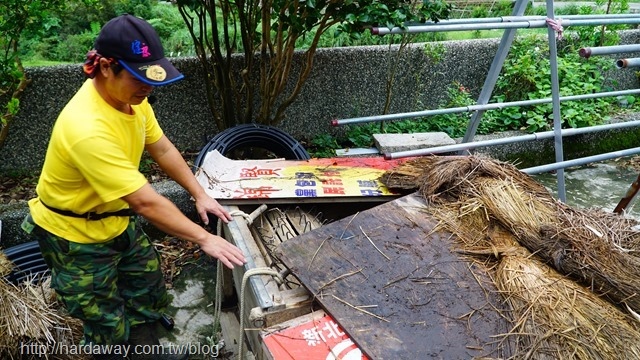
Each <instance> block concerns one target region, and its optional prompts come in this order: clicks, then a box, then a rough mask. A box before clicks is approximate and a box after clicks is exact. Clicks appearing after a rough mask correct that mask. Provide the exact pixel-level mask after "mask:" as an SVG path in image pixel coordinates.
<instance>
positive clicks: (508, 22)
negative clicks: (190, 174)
mask: <svg viewBox="0 0 640 360" xmlns="http://www.w3.org/2000/svg"><path fill="white" fill-rule="evenodd" d="M527 4H528V0H516V3H515V6H514V9H513V12H512V16H510V17H499V18H485V19H464V20H443V21H440V22H438V23H434V22H430V23H425V24H421V25H408V26H406V27H403V28H400V27H394V28H386V27H376V28H373V29H372V33H374V34H377V35H387V34H404V33H422V32H436V31H466V30H489V29H504V30H505V32H504V34H503V36H502V39H501V41H500V45H499V47H498V50H497V52H496V55H495V57H494V59H493V62H492V63H491V68H490V69H489V73H488V75H487V77H486V79H485V82H484V85H483V87H482V90H481V92H480V96H479V97H478V101H477V102H476V105H471V106H466V107H459V108H449V109H437V110H426V111H419V112H412V113H403V114H386V115H380V116H373V117H361V118H352V119H342V120H332V121H331V124H332V125H334V126H337V125H344V124H349V123H359V122H371V121H384V120H397V119H402V118H410V117H418V116H428V115H436V114H446V113H454V112H464V111H472V112H473V115H472V117H471V120H470V121H469V124H468V126H467V131H466V133H465V135H464V138H463V140H462V146H466V148H464V151H467V150H468V149H471V148H474V147H477V146H479V145H478V142H476V143H472V140H473V137H474V136H475V134H476V131H477V128H478V125H479V123H480V120H481V119H482V115H483V113H484V111H485V110H490V109H496V108H501V107H507V106H523V105H532V104H540V103H549V102H551V103H552V104H553V129H554V130H553V131H552V132H550V133H545V134H544V136H546V137H551V135H552V136H553V138H554V148H555V154H556V159H555V164H550V165H547V166H546V167H538V168H534V170H535V171H538V170H539V169H547V168H549V169H553V170H557V173H556V174H557V181H558V197H559V199H560V200H561V201H563V202H564V201H566V191H565V183H564V170H563V169H564V168H565V167H568V166H573V165H572V164H577V163H581V164H586V163H588V162H593V161H600V160H595V159H600V158H607V155H608V154H604V155H603V156H602V157H598V156H595V157H587V158H583V160H573V161H571V162H567V161H563V160H564V154H563V148H562V137H563V135H567V134H568V133H569V131H568V130H562V126H561V125H562V120H561V117H560V102H562V101H571V100H580V99H587V98H595V97H605V96H621V95H630V94H637V93H639V92H640V89H639V90H623V91H618V92H606V93H598V94H585V95H575V96H565V97H560V90H559V80H558V61H557V43H556V41H557V39H556V36H557V33H561V32H562V27H563V26H596V25H614V24H640V16H639V15H637V14H613V15H612V14H604V15H575V16H565V17H563V18H561V19H560V18H559V19H555V14H554V6H553V0H546V8H547V16H546V17H540V16H523V15H524V10H525V9H526V6H527ZM543 27H547V29H548V30H547V36H548V41H549V57H550V67H551V69H550V70H551V98H550V99H538V100H528V101H516V102H511V103H501V104H488V103H489V99H490V97H491V93H492V92H493V89H494V86H495V84H496V82H497V79H498V75H499V73H500V71H501V69H502V67H503V65H504V61H505V59H506V56H507V54H508V52H509V48H510V47H511V44H512V43H513V39H514V37H515V31H516V30H517V29H526V28H543ZM638 48H639V47H638V46H637V45H633V46H628V47H625V48H617V49H616V48H613V47H603V48H591V49H588V51H587V50H585V51H583V56H584V55H587V56H586V57H588V56H591V55H598V54H601V53H617V52H633V51H636V50H638ZM594 51H595V53H594ZM616 65H617V66H618V68H621V67H627V66H629V67H630V66H639V65H640V59H638V61H636V59H622V60H618V61H617V63H616ZM632 124H633V125H631V124H629V126H638V124H635V123H632ZM576 130H577V129H576ZM580 131H581V132H582V131H584V132H592V131H599V130H598V129H596V130H594V129H593V127H590V128H585V129H584V130H580ZM539 136H540V134H538V135H536V136H534V137H533V138H531V139H529V138H526V140H533V139H536V138H539ZM505 141H507V142H509V141H510V142H516V141H525V138H518V139H515V138H509V139H507V140H505ZM497 143H499V142H498V141H496V142H494V143H488V144H487V145H495V144H497ZM454 146H455V145H454ZM462 146H461V147H460V149H463V147H462ZM424 151H425V154H426V153H433V152H434V149H433V148H431V149H425V150H424ZM464 151H462V152H463V153H464ZM635 151H636V149H631V150H629V153H634V154H635V153H637V152H635ZM407 153H408V152H402V153H394V154H385V158H394V157H398V156H403V155H398V154H407ZM625 153H627V152H614V153H609V154H612V155H611V156H623V155H621V154H625ZM414 154H415V153H414ZM406 156H411V155H406ZM581 161H586V162H584V163H582V162H581ZM527 170H528V171H534V170H531V169H527ZM541 171H544V170H541ZM547 171H548V170H547Z"/></svg>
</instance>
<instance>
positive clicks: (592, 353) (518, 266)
mask: <svg viewBox="0 0 640 360" xmlns="http://www.w3.org/2000/svg"><path fill="white" fill-rule="evenodd" d="M495 279H496V285H497V286H498V289H500V291H501V292H502V294H503V296H504V297H505V298H506V300H507V302H508V303H509V305H510V306H511V308H512V309H513V312H512V323H513V324H514V327H513V329H512V331H511V334H512V336H513V335H514V334H515V335H516V337H517V340H518V341H517V343H518V344H519V352H520V353H523V352H524V353H526V355H525V356H524V358H535V359H569V358H571V359H640V332H638V327H637V325H635V324H634V323H633V322H632V321H633V320H631V319H629V318H628V317H627V316H625V315H624V314H623V313H622V312H621V311H620V310H618V308H616V307H615V306H613V305H612V304H610V303H609V302H607V301H606V300H603V299H601V298H599V297H598V296H597V295H595V294H594V293H593V292H591V291H590V290H589V289H587V288H584V287H582V286H580V285H578V284H576V283H575V282H573V281H571V280H569V279H567V278H565V277H563V276H562V275H560V274H559V273H557V272H556V271H554V270H553V269H551V268H550V267H548V266H546V265H545V264H544V263H542V262H541V261H539V260H537V259H535V258H533V257H531V256H523V255H505V256H503V257H502V259H501V260H500V264H499V266H498V268H497V270H496V277H495Z"/></svg>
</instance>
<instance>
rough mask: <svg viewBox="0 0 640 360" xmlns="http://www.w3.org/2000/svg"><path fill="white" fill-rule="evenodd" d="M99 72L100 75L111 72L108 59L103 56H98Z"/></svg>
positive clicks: (106, 74)
mask: <svg viewBox="0 0 640 360" xmlns="http://www.w3.org/2000/svg"><path fill="white" fill-rule="evenodd" d="M99 61H100V74H102V76H104V77H107V76H109V72H111V73H112V74H113V72H112V70H111V63H110V62H109V60H108V59H105V58H100V60H99Z"/></svg>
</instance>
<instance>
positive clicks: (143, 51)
mask: <svg viewBox="0 0 640 360" xmlns="http://www.w3.org/2000/svg"><path fill="white" fill-rule="evenodd" d="M131 50H132V51H133V53H134V54H136V55H140V56H142V57H143V58H147V57H149V56H151V53H150V52H149V46H147V45H146V44H144V43H142V42H140V40H134V41H132V42H131Z"/></svg>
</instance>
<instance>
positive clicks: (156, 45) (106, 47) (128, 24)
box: [93, 14, 184, 86]
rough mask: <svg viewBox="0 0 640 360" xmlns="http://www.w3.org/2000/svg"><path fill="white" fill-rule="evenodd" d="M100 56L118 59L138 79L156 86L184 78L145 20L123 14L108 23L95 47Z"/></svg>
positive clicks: (99, 35) (101, 31)
mask: <svg viewBox="0 0 640 360" xmlns="http://www.w3.org/2000/svg"><path fill="white" fill-rule="evenodd" d="M93 48H94V49H95V50H96V51H97V52H98V54H100V55H102V56H104V57H112V58H115V59H116V60H117V61H118V63H119V64H120V65H122V67H124V68H125V69H126V70H127V71H129V72H130V73H131V74H133V76H135V77H136V78H137V79H138V80H140V81H142V82H144V83H146V84H149V85H153V86H160V85H167V84H171V83H172V82H174V81H177V80H180V79H182V78H183V77H184V75H182V74H181V73H180V72H179V71H178V69H176V68H175V67H174V66H173V65H172V64H171V63H170V62H169V60H167V58H165V57H164V49H163V48H162V43H161V42H160V37H158V34H157V33H156V31H155V29H154V28H153V27H152V26H151V25H150V24H149V23H148V22H146V21H145V20H142V19H140V18H137V17H135V16H133V15H129V14H124V15H120V16H118V17H115V18H113V19H111V20H109V22H107V23H106V24H105V25H104V26H103V27H102V29H101V30H100V34H98V38H97V39H96V41H95V43H94V44H93Z"/></svg>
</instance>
